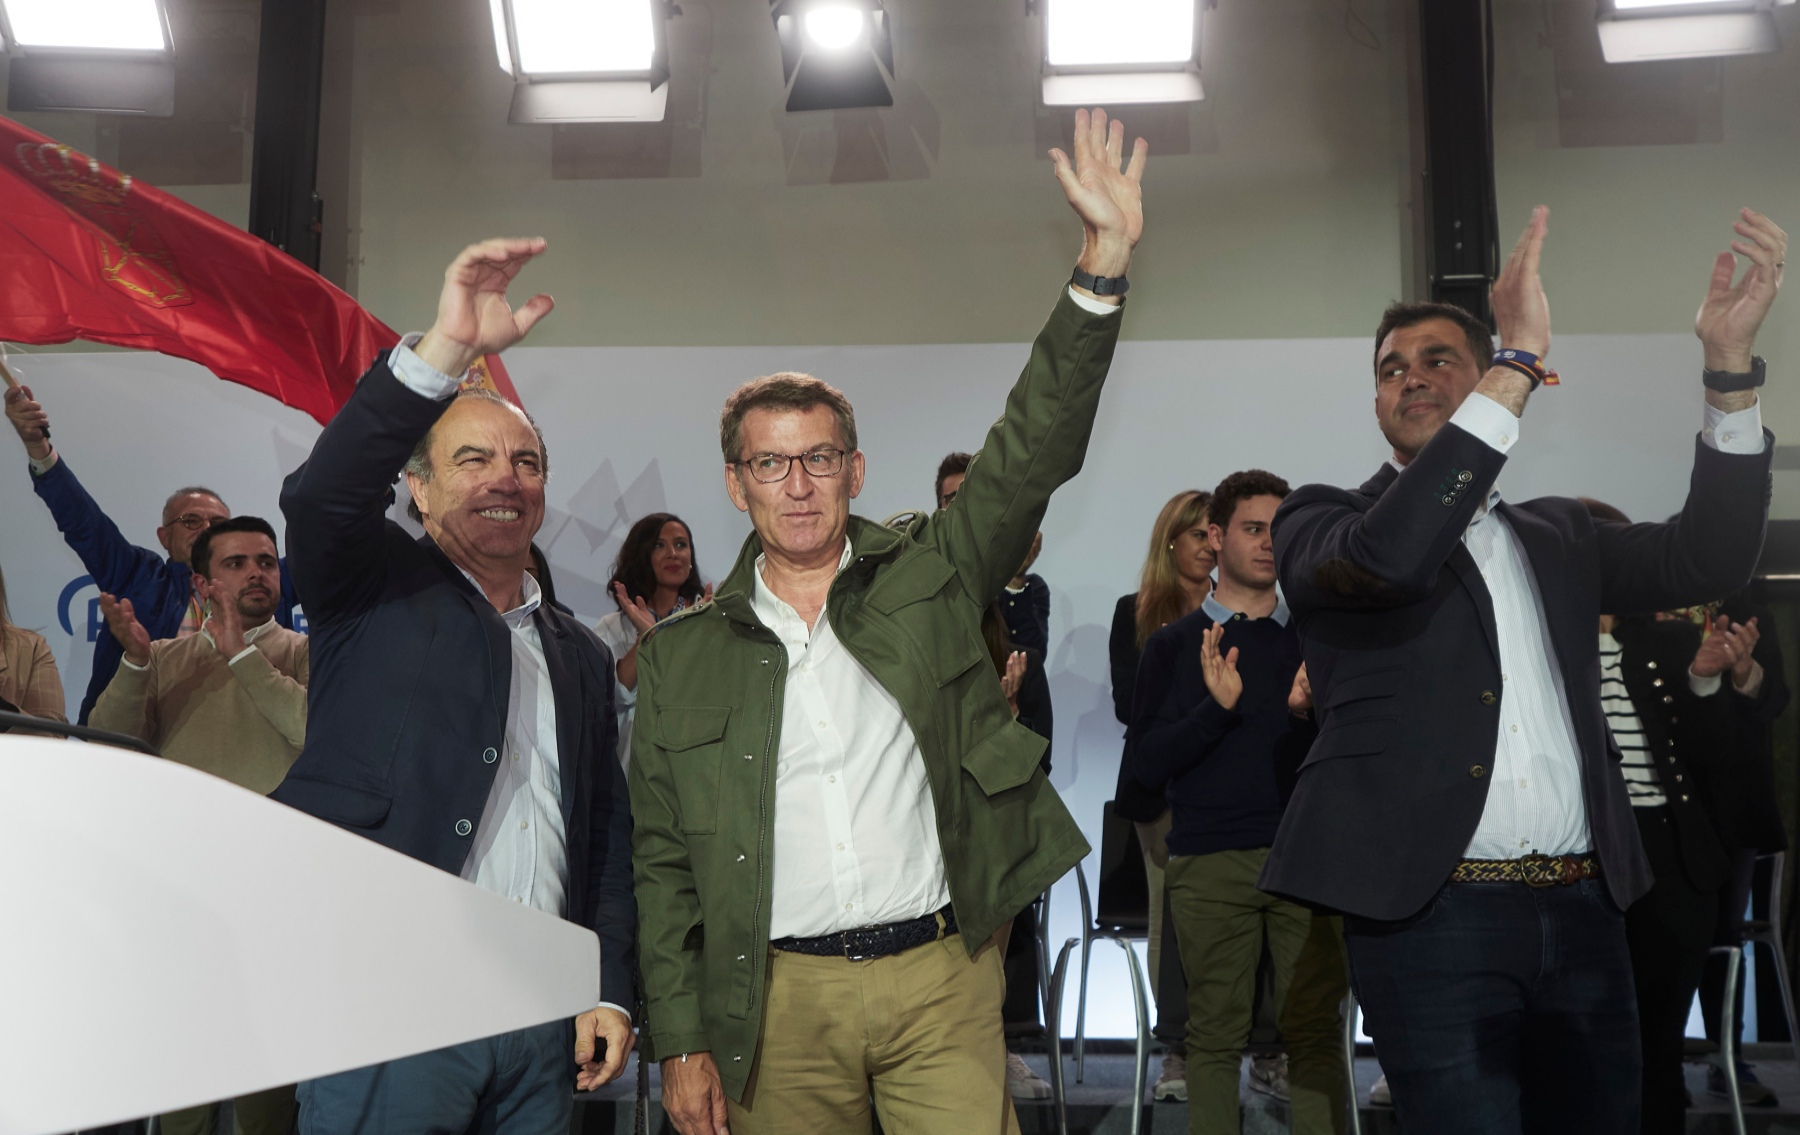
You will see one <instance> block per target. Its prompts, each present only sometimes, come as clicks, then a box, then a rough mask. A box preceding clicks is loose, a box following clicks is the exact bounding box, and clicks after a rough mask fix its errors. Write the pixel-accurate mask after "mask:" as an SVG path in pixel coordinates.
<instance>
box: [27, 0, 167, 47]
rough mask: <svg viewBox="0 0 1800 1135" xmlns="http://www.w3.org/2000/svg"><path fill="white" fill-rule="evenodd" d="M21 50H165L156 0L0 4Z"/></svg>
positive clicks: (39, 0) (46, 0)
mask: <svg viewBox="0 0 1800 1135" xmlns="http://www.w3.org/2000/svg"><path fill="white" fill-rule="evenodd" d="M0 4H3V5H4V6H5V8H6V18H7V19H8V20H9V21H10V22H11V23H12V30H13V38H14V40H15V41H16V42H17V43H18V44H19V46H20V47H66V48H74V49H78V50H79V49H89V50H101V51H108V50H110V51H164V50H167V49H168V47H169V42H168V39H167V37H166V36H165V35H164V34H163V21H162V13H160V12H159V11H157V7H156V0H0Z"/></svg>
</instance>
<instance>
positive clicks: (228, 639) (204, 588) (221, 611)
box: [194, 576, 245, 662]
mask: <svg viewBox="0 0 1800 1135" xmlns="http://www.w3.org/2000/svg"><path fill="white" fill-rule="evenodd" d="M194 590H195V591H196V592H198V593H199V595H200V597H201V598H202V599H205V600H206V601H207V606H208V614H207V616H206V622H205V623H204V624H202V626H203V627H204V628H205V630H206V633H207V634H208V635H210V636H212V640H213V645H214V646H216V647H218V648H219V653H220V654H223V655H224V656H225V659H226V661H228V662H229V661H230V660H231V659H233V658H236V657H237V656H238V655H239V654H242V653H243V652H244V645H245V644H244V616H243V615H242V614H241V613H240V612H239V611H238V608H237V601H236V600H234V599H233V598H232V597H231V596H229V595H226V594H224V593H223V592H224V588H219V587H213V586H212V585H211V582H210V581H209V580H205V579H201V578H200V577H199V576H195V577H194Z"/></svg>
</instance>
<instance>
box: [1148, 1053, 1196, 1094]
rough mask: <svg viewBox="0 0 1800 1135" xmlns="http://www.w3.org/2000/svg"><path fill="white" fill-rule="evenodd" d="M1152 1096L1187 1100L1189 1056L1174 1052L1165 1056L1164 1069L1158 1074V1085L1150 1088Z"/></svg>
mask: <svg viewBox="0 0 1800 1135" xmlns="http://www.w3.org/2000/svg"><path fill="white" fill-rule="evenodd" d="M1150 1098H1151V1099H1153V1100H1178V1101H1180V1102H1181V1103H1186V1102H1187V1057H1185V1056H1181V1055H1178V1054H1176V1053H1173V1052H1171V1053H1169V1054H1167V1055H1166V1056H1164V1057H1163V1061H1162V1071H1160V1072H1158V1073H1157V1074H1156V1086H1155V1087H1154V1088H1151V1089H1150Z"/></svg>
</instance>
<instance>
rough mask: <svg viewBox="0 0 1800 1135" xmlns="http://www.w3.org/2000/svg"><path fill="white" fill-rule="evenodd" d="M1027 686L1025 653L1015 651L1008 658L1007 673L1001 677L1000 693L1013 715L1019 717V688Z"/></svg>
mask: <svg viewBox="0 0 1800 1135" xmlns="http://www.w3.org/2000/svg"><path fill="white" fill-rule="evenodd" d="M1024 684H1025V652H1024V651H1023V650H1015V651H1013V652H1012V653H1011V654H1009V655H1007V656H1006V673H1004V674H1002V675H1000V692H1001V693H1003V694H1005V695H1006V704H1007V706H1008V707H1009V708H1010V709H1011V710H1012V715H1013V716H1014V717H1015V718H1016V717H1018V716H1019V687H1020V686H1022V685H1024Z"/></svg>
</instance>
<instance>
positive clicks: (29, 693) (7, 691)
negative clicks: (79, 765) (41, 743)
mask: <svg viewBox="0 0 1800 1135" xmlns="http://www.w3.org/2000/svg"><path fill="white" fill-rule="evenodd" d="M67 708H68V707H67V704H66V703H65V702H64V701H63V687H62V678H61V677H60V676H59V675H58V674H57V672H56V657H55V656H54V655H52V654H51V653H50V644H49V643H47V642H45V641H44V636H43V635H41V634H38V633H36V632H34V631H28V630H26V629H25V628H24V627H16V626H14V625H13V621H12V612H11V611H9V610H8V609H7V606H6V576H5V575H4V574H0V709H5V710H10V711H12V712H14V713H24V714H29V715H31V716H32V717H44V718H48V719H50V720H51V721H61V722H64V723H67V722H68V720H69V719H68V717H67V716H65V714H66V711H67ZM6 729H7V727H6V726H4V725H0V733H4V732H6Z"/></svg>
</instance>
